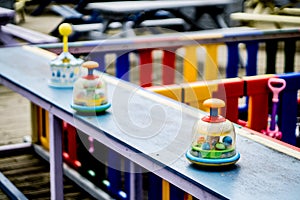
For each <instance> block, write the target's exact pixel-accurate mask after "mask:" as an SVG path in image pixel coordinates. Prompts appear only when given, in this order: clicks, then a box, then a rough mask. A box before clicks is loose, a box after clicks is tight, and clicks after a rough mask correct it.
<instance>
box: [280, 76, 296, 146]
mask: <svg viewBox="0 0 300 200" xmlns="http://www.w3.org/2000/svg"><path fill="white" fill-rule="evenodd" d="M279 78H283V79H284V80H285V81H286V87H285V89H284V90H283V91H282V92H281V93H280V100H279V106H278V126H279V130H280V131H281V132H282V140H283V141H284V142H287V143H289V144H291V145H296V135H295V130H296V123H297V94H298V90H299V89H300V74H298V73H297V74H295V73H289V74H284V75H280V76H279Z"/></svg>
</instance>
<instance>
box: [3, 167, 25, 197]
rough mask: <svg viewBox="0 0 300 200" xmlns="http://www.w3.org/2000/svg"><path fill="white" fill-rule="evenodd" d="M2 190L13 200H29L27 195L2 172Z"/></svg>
mask: <svg viewBox="0 0 300 200" xmlns="http://www.w3.org/2000/svg"><path fill="white" fill-rule="evenodd" d="M0 188H1V189H2V190H3V191H4V193H5V194H7V196H8V197H9V198H10V199H12V200H27V198H26V197H25V195H24V194H23V193H22V192H21V191H20V190H19V189H18V188H16V186H15V185H14V184H13V183H12V182H10V180H9V179H7V178H6V177H5V176H4V175H3V174H2V173H1V172H0Z"/></svg>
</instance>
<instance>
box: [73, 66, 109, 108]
mask: <svg viewBox="0 0 300 200" xmlns="http://www.w3.org/2000/svg"><path fill="white" fill-rule="evenodd" d="M82 67H84V68H86V69H87V70H88V74H87V75H85V76H82V77H80V78H78V79H77V80H76V82H75V83H74V88H73V102H72V104H71V107H72V108H73V109H74V110H76V111H78V112H83V113H93V112H96V113H97V112H103V111H105V110H106V109H108V108H109V107H110V106H111V104H110V103H108V102H107V96H106V84H105V81H104V80H103V79H102V77H101V76H97V75H94V74H93V70H94V69H95V68H97V67H98V63H97V62H94V61H87V62H84V63H83V64H82Z"/></svg>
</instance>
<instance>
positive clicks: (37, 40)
mask: <svg viewBox="0 0 300 200" xmlns="http://www.w3.org/2000/svg"><path fill="white" fill-rule="evenodd" d="M2 31H3V32H5V33H7V34H11V35H14V36H16V37H19V38H22V39H24V40H26V41H28V42H30V43H33V44H41V43H53V42H58V38H56V37H53V36H50V35H46V34H44V33H40V32H37V31H33V30H30V29H27V28H24V27H21V26H17V25H14V24H6V25H5V26H3V27H2Z"/></svg>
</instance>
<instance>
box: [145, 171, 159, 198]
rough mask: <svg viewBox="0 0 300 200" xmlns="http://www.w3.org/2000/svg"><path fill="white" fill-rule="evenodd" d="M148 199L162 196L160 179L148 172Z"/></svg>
mask: <svg viewBox="0 0 300 200" xmlns="http://www.w3.org/2000/svg"><path fill="white" fill-rule="evenodd" d="M148 179H149V181H148V184H149V188H148V199H149V200H157V199H161V198H162V179H161V178H160V177H158V176H156V175H155V174H153V173H148Z"/></svg>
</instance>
